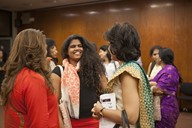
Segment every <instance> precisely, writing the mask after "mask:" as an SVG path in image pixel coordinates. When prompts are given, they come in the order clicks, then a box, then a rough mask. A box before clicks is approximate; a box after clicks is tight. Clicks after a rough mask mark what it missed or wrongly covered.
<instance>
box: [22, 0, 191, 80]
mask: <svg viewBox="0 0 192 128" xmlns="http://www.w3.org/2000/svg"><path fill="white" fill-rule="evenodd" d="M191 12H192V2H191V1H189V0H188V1H187V0H185V1H181V0H163V1H162V0H156V1H153V0H148V1H146V0H145V1H139V0H129V1H127V0H123V1H118V2H111V3H103V4H94V5H84V6H73V7H65V8H61V7H60V8H55V9H43V10H32V11H27V12H19V13H18V14H19V15H20V16H22V13H30V15H31V17H34V18H35V21H34V22H32V23H31V24H28V25H23V26H22V27H21V28H20V30H22V29H24V28H27V27H33V28H37V29H40V30H43V31H44V32H45V34H46V35H47V37H51V38H53V39H55V41H56V43H57V47H58V50H60V47H61V44H62V43H63V41H64V40H65V39H66V37H68V36H69V35H70V34H80V35H82V36H85V37H86V38H87V39H88V40H89V41H91V42H95V43H96V44H97V47H100V46H101V45H102V44H106V43H107V42H106V41H105V40H104V39H103V33H104V32H105V31H106V30H107V29H108V28H109V27H111V26H112V25H113V24H114V23H115V22H126V21H128V22H131V23H132V24H133V25H134V26H135V27H136V28H137V30H138V32H139V34H140V37H141V42H142V43H141V51H142V61H143V67H144V69H145V70H147V67H148V64H149V62H150V61H151V60H150V57H149V50H150V48H151V47H152V46H153V45H157V44H159V45H161V46H163V47H170V48H172V49H173V50H174V52H175V65H176V66H177V67H178V69H179V71H180V73H181V75H182V77H183V79H184V81H186V82H192V73H191V65H192V50H191V48H192V43H191V41H192V36H191V35H192V29H191V28H192V23H191V20H192V13H191ZM59 60H60V62H61V56H60V55H59Z"/></svg>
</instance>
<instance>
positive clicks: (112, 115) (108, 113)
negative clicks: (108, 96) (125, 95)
mask: <svg viewBox="0 0 192 128" xmlns="http://www.w3.org/2000/svg"><path fill="white" fill-rule="evenodd" d="M102 117H104V118H107V119H109V120H111V121H112V122H114V123H116V124H121V123H122V119H121V111H120V110H112V109H104V110H103V111H102Z"/></svg>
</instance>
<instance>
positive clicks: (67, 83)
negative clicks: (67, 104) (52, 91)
mask: <svg viewBox="0 0 192 128" xmlns="http://www.w3.org/2000/svg"><path fill="white" fill-rule="evenodd" d="M63 66H64V67H65V70H64V72H63V77H62V83H63V85H62V86H64V87H65V88H66V89H67V92H68V95H69V99H70V101H71V104H72V106H71V107H72V109H73V111H74V118H76V119H78V118H79V103H80V101H79V96H80V94H79V93H80V79H79V76H78V74H77V69H76V67H74V66H73V65H71V64H70V63H69V62H68V60H67V59H64V60H63ZM71 116H72V115H71Z"/></svg>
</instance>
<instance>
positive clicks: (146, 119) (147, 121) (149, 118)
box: [106, 61, 155, 128]
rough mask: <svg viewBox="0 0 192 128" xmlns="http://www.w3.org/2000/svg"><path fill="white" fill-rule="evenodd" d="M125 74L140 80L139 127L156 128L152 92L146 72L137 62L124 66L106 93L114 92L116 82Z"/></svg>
mask: <svg viewBox="0 0 192 128" xmlns="http://www.w3.org/2000/svg"><path fill="white" fill-rule="evenodd" d="M123 72H128V73H129V74H130V75H131V76H132V77H134V78H137V79H139V85H138V89H139V98H140V114H139V121H138V125H139V126H138V127H140V128H154V127H155V125H154V109H153V99H152V92H151V90H150V85H149V81H148V79H147V77H146V74H145V72H144V70H143V69H142V68H141V67H140V66H139V65H138V64H137V63H136V62H134V61H130V62H126V63H124V64H122V65H121V66H120V67H119V68H118V69H117V70H116V72H115V73H114V75H113V76H112V78H111V79H110V80H109V81H108V84H107V89H106V91H107V92H113V86H114V85H115V84H114V82H115V81H117V79H118V76H119V75H120V74H122V73H123Z"/></svg>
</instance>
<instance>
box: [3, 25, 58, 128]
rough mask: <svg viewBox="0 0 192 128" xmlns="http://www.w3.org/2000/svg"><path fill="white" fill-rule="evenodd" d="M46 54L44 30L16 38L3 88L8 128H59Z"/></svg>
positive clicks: (31, 30) (29, 31) (6, 125)
mask: <svg viewBox="0 0 192 128" xmlns="http://www.w3.org/2000/svg"><path fill="white" fill-rule="evenodd" d="M46 54H47V50H46V42H45V35H44V34H42V32H41V31H39V30H35V29H25V30H23V31H21V32H20V33H19V34H18V35H17V36H16V38H15V40H14V42H13V46H12V49H11V51H10V55H9V58H8V60H7V62H6V64H5V71H6V74H5V79H4V80H3V83H2V87H1V89H2V90H1V96H2V104H3V105H4V110H5V111H4V116H5V117H4V120H5V128H20V127H22V128H58V127H59V120H58V111H57V109H58V105H57V99H56V95H55V94H54V91H53V86H52V84H51V82H50V74H49V69H48V64H47V60H46Z"/></svg>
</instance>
